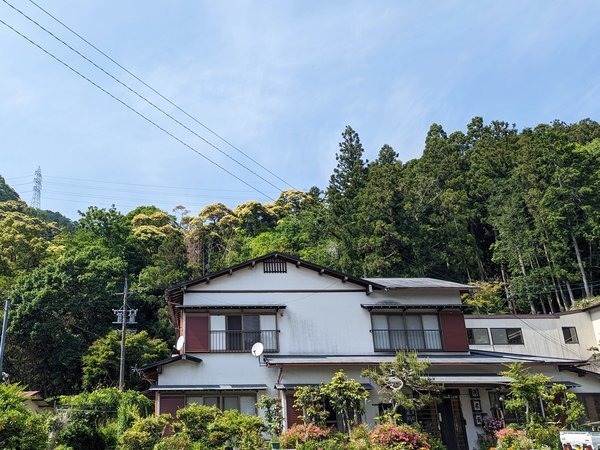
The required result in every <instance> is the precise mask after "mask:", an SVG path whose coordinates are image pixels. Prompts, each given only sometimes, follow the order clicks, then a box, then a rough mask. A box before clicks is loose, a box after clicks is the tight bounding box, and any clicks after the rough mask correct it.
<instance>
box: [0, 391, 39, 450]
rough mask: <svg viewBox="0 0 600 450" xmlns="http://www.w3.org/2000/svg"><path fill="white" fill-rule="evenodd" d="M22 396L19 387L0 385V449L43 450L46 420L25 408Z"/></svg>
mask: <svg viewBox="0 0 600 450" xmlns="http://www.w3.org/2000/svg"><path fill="white" fill-rule="evenodd" d="M22 395H23V394H22V391H21V386H19V385H16V384H12V385H0V448H5V449H27V450H35V449H45V448H46V445H47V440H48V430H47V426H46V420H45V419H44V417H43V416H42V415H41V414H37V413H34V412H31V411H29V410H28V409H27V408H25V405H24V403H23V400H24V399H23V396H22Z"/></svg>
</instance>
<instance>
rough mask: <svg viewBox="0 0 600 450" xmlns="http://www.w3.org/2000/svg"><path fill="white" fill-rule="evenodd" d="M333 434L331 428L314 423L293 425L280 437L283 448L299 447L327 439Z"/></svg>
mask: <svg viewBox="0 0 600 450" xmlns="http://www.w3.org/2000/svg"><path fill="white" fill-rule="evenodd" d="M330 434H331V429H329V428H321V427H318V426H316V425H314V424H312V423H309V424H308V425H303V424H296V425H292V426H291V427H290V429H289V430H286V431H284V432H283V433H282V434H281V436H280V437H279V442H280V443H281V447H282V448H292V447H299V445H300V444H304V443H315V442H319V441H323V440H325V439H326V438H327V437H328V436H329V435H330Z"/></svg>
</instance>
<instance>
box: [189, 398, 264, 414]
mask: <svg viewBox="0 0 600 450" xmlns="http://www.w3.org/2000/svg"><path fill="white" fill-rule="evenodd" d="M190 403H200V404H201V405H206V406H216V407H217V408H219V409H220V410H222V411H226V410H228V409H237V410H238V411H240V412H241V413H244V414H251V415H254V414H256V408H255V406H254V404H255V403H256V396H255V395H219V394H216V393H215V394H209V395H205V396H202V397H200V396H193V397H192V396H189V397H187V404H188V405H189V404H190Z"/></svg>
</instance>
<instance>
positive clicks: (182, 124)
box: [2, 0, 283, 191]
mask: <svg viewBox="0 0 600 450" xmlns="http://www.w3.org/2000/svg"><path fill="white" fill-rule="evenodd" d="M2 1H3V2H4V3H5V4H7V5H8V6H9V7H10V8H12V9H13V10H15V11H17V12H18V13H19V14H21V15H22V16H23V17H25V18H26V19H27V20H28V21H30V22H31V23H33V24H35V25H36V26H37V27H38V28H40V29H41V30H43V31H44V32H46V33H47V34H49V35H50V36H52V37H53V38H54V39H56V40H57V41H58V42H60V43H61V44H63V45H64V46H65V47H67V48H68V49H70V50H71V51H72V52H74V53H76V54H77V55H79V56H80V57H81V58H83V59H84V60H86V61H87V62H89V63H90V64H91V65H93V66H94V67H95V68H97V69H98V70H100V71H101V72H103V73H104V74H106V75H107V76H109V77H110V78H112V79H113V80H114V81H116V82H117V83H119V84H120V85H121V86H123V87H124V88H125V89H127V90H128V91H130V92H131V93H133V94H134V95H136V96H137V97H139V98H140V99H142V100H143V101H145V102H146V103H148V104H149V105H150V106H152V107H153V108H155V109H156V110H157V111H159V112H160V113H162V114H164V115H165V116H167V117H168V118H169V119H171V120H172V121H173V122H175V123H177V124H178V125H179V126H181V127H182V128H184V129H185V130H187V131H189V132H190V133H192V134H193V135H194V136H196V137H197V138H199V139H201V140H202V141H203V142H205V143H206V144H208V145H209V146H211V147H212V148H214V149H215V150H217V151H218V152H220V153H221V154H222V155H224V156H226V157H227V158H229V159H230V160H232V161H233V162H235V163H236V164H238V165H239V166H241V167H242V168H244V169H245V170H247V171H248V172H250V173H251V174H253V175H255V176H256V177H258V178H260V179H261V180H263V181H264V182H265V183H267V184H269V185H270V186H272V187H274V188H275V189H277V190H280V191H281V190H283V189H281V188H279V187H278V186H276V185H275V184H273V183H271V182H270V181H269V180H267V179H266V178H264V177H263V176H261V175H260V174H258V173H256V172H255V171H254V170H252V169H250V168H249V167H248V166H246V165H245V164H243V163H242V162H240V161H238V160H237V159H235V158H234V157H233V156H231V155H229V154H228V153H226V152H224V151H223V150H221V149H220V148H219V147H217V146H216V145H215V144H213V143H212V142H210V141H209V140H207V139H205V138H204V137H203V136H201V135H200V134H198V133H196V132H195V131H194V130H192V129H191V128H189V127H188V126H187V125H185V124H184V123H183V122H181V121H180V120H178V119H177V118H176V117H174V116H172V115H171V114H169V113H168V112H167V111H165V110H164V109H162V108H161V107H160V106H158V105H156V104H155V103H153V102H152V101H150V100H148V99H147V98H146V97H144V96H143V95H142V94H140V93H139V92H138V91H136V90H135V89H133V88H132V87H130V86H129V85H128V84H126V83H124V82H123V81H121V80H120V79H118V78H117V77H116V76H114V75H113V74H111V73H110V72H108V71H107V70H105V69H104V68H103V67H101V66H100V65H98V64H96V63H95V62H94V61H92V60H91V59H90V58H88V57H87V56H85V55H84V54H83V53H81V52H80V51H79V50H77V49H75V48H73V47H72V46H71V45H69V44H68V43H67V42H66V41H64V40H63V39H61V38H59V37H58V36H56V35H55V34H54V33H53V32H52V31H50V30H48V29H47V28H45V27H44V26H43V25H41V24H40V23H39V22H37V21H36V20H35V19H32V18H31V17H29V16H28V15H27V14H25V13H24V12H23V11H21V10H20V9H19V8H17V7H16V6H14V5H12V4H11V3H10V2H8V0H2Z"/></svg>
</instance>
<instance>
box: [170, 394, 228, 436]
mask: <svg viewBox="0 0 600 450" xmlns="http://www.w3.org/2000/svg"><path fill="white" fill-rule="evenodd" d="M221 414H223V413H222V412H221V410H219V409H218V408H216V407H214V406H206V405H200V404H198V403H192V404H190V405H188V406H186V407H185V408H183V409H180V410H179V411H177V419H178V420H179V422H176V423H174V424H173V430H174V431H175V433H176V434H177V435H180V436H182V437H184V438H187V439H189V440H190V441H193V442H200V443H202V444H204V445H208V443H209V439H210V435H209V426H210V424H211V423H213V422H214V421H215V420H216V419H217V417H219V416H221Z"/></svg>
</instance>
